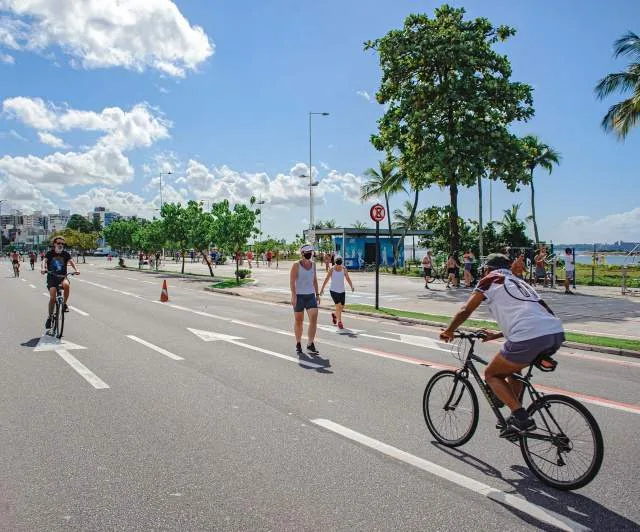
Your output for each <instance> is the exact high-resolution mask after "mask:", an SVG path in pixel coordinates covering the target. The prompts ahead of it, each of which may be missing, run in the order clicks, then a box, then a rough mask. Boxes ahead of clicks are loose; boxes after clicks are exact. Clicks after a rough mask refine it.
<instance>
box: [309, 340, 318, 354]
mask: <svg viewBox="0 0 640 532" xmlns="http://www.w3.org/2000/svg"><path fill="white" fill-rule="evenodd" d="M307 351H309V352H310V353H313V354H314V355H317V354H318V353H319V352H320V351H318V350H317V349H316V346H315V344H314V343H313V342H311V343H310V344H307Z"/></svg>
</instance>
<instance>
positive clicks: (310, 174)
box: [309, 111, 329, 244]
mask: <svg viewBox="0 0 640 532" xmlns="http://www.w3.org/2000/svg"><path fill="white" fill-rule="evenodd" d="M313 115H319V116H329V113H314V112H311V111H310V112H309V230H310V231H311V233H312V234H313V222H314V220H313V187H314V184H313V171H312V170H311V168H312V166H311V146H312V144H311V118H312V117H313ZM312 240H313V241H312V242H311V244H315V236H314V237H313V239H312Z"/></svg>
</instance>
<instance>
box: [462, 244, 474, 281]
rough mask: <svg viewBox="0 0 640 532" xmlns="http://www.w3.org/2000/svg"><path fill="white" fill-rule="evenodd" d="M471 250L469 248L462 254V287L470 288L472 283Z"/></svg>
mask: <svg viewBox="0 0 640 532" xmlns="http://www.w3.org/2000/svg"><path fill="white" fill-rule="evenodd" d="M473 258H474V257H473V251H471V250H470V249H469V250H467V252H466V253H465V254H464V255H463V256H462V260H463V262H464V287H465V288H471V285H472V284H473V276H472V275H471V269H472V268H473Z"/></svg>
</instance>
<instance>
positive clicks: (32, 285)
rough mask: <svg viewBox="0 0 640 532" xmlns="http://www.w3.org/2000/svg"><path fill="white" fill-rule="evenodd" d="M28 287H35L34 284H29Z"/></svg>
mask: <svg viewBox="0 0 640 532" xmlns="http://www.w3.org/2000/svg"><path fill="white" fill-rule="evenodd" d="M29 288H37V287H36V285H35V284H30V285H29Z"/></svg>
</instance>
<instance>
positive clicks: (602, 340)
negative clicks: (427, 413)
mask: <svg viewBox="0 0 640 532" xmlns="http://www.w3.org/2000/svg"><path fill="white" fill-rule="evenodd" d="M348 309H349V310H357V311H361V312H371V313H374V314H380V315H383V316H396V317H400V318H414V319H418V320H426V321H435V322H439V323H448V322H449V321H450V320H451V316H442V315H439V314H426V313H423V312H410V311H406V310H398V309H392V308H384V307H381V308H379V309H378V310H376V309H375V307H374V306H372V305H360V304H355V305H349V307H348ZM465 324H466V325H468V326H470V327H477V328H481V329H492V330H498V326H497V324H496V323H495V322H493V321H486V320H467V321H466V322H465ZM565 336H566V338H567V341H569V342H577V343H581V344H587V345H593V346H600V347H612V348H614V349H626V350H629V351H640V340H628V339H624V338H612V337H610V336H597V335H591V334H579V333H571V332H567V333H565Z"/></svg>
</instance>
